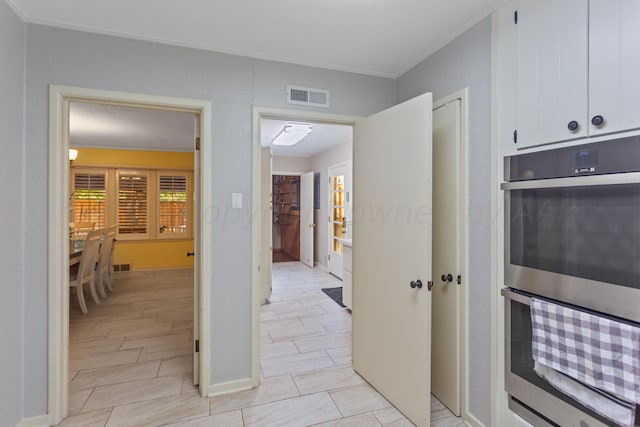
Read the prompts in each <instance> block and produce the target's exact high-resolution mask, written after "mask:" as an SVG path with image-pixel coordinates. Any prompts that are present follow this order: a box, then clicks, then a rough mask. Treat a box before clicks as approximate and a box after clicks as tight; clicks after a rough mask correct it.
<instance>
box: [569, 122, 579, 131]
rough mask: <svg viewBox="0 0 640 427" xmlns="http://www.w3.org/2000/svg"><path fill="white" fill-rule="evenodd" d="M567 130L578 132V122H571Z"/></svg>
mask: <svg viewBox="0 0 640 427" xmlns="http://www.w3.org/2000/svg"><path fill="white" fill-rule="evenodd" d="M567 128H569V130H570V131H571V132H574V131H576V130H578V122H576V121H575V120H571V121H570V122H569V124H568V125H567Z"/></svg>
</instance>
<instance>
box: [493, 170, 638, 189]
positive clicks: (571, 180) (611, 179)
mask: <svg viewBox="0 0 640 427" xmlns="http://www.w3.org/2000/svg"><path fill="white" fill-rule="evenodd" d="M621 184H640V172H628V173H616V174H608V175H589V176H571V177H567V178H549V179H535V180H529V181H513V182H503V183H502V184H500V188H501V189H502V190H533V189H537V188H562V187H589V186H596V185H621Z"/></svg>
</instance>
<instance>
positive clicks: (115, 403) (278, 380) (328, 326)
mask: <svg viewBox="0 0 640 427" xmlns="http://www.w3.org/2000/svg"><path fill="white" fill-rule="evenodd" d="M339 285H340V281H339V280H338V279H336V278H334V277H333V276H330V275H328V274H327V273H326V272H324V271H323V270H320V269H313V270H312V269H309V268H308V267H306V266H304V265H302V264H301V263H297V262H286V263H278V264H274V266H273V295H272V297H271V299H270V304H267V305H264V306H262V310H261V343H262V344H261V385H260V386H259V387H258V388H256V389H253V390H248V391H243V392H239V393H234V394H230V395H225V396H219V397H214V398H202V397H200V396H199V394H198V393H197V391H196V388H195V387H194V386H193V385H192V377H193V374H192V355H191V343H192V340H193V337H192V323H193V312H192V310H193V308H192V303H193V290H192V272H191V271H190V270H171V271H156V272H130V273H118V274H117V276H116V279H115V283H114V289H115V292H114V293H113V294H112V295H110V297H109V298H108V299H106V300H104V301H102V303H101V304H100V305H95V304H94V303H93V301H91V300H89V301H88V302H87V304H88V307H89V314H88V315H85V316H83V315H82V314H80V310H79V308H78V306H77V302H76V303H75V304H74V300H73V297H72V300H71V301H72V305H71V315H70V328H69V329H70V351H69V353H70V361H69V370H70V373H69V417H67V418H66V419H65V420H64V421H63V422H62V423H61V424H60V426H64V427H70V426H82V427H94V426H95V427H105V426H106V427H116V426H123V427H124V426H135V427H142V426H161V425H171V426H182V427H197V426H224V427H236V426H237V427H245V426H246V427H251V426H259V427H267V426H294V427H297V426H324V427H328V426H353V427H361V426H362V427H367V426H411V425H413V424H411V423H410V422H409V421H408V420H407V419H406V418H404V416H403V415H402V414H401V413H400V412H398V411H397V410H396V409H395V408H394V407H393V406H391V405H390V404H389V402H387V401H386V400H385V399H384V398H383V397H382V396H381V395H380V394H378V393H377V392H376V391H375V390H374V389H373V388H371V387H370V386H369V385H368V384H367V383H366V382H365V381H364V380H363V379H362V378H360V376H358V374H356V373H355V372H354V371H353V369H352V367H351V315H350V314H349V313H348V312H347V311H345V309H344V308H342V307H340V306H338V305H337V304H336V303H334V302H333V301H332V300H331V299H329V297H327V296H326V295H325V294H324V293H322V292H321V290H320V288H323V287H333V286H339ZM431 409H432V410H431V425H432V426H437V427H458V426H464V422H462V421H461V420H460V419H459V418H455V417H453V416H452V415H451V413H450V412H449V411H448V410H447V409H446V408H445V407H444V406H443V405H442V404H441V403H440V402H438V401H437V400H436V399H435V398H432V400H431Z"/></svg>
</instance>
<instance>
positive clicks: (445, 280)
mask: <svg viewBox="0 0 640 427" xmlns="http://www.w3.org/2000/svg"><path fill="white" fill-rule="evenodd" d="M440 280H442V281H443V282H449V283H451V282H453V276H452V275H451V273H449V274H447V275H446V276H445V275H444V274H443V275H442V276H440Z"/></svg>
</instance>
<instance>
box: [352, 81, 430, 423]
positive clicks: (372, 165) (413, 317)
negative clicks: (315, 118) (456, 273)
mask: <svg viewBox="0 0 640 427" xmlns="http://www.w3.org/2000/svg"><path fill="white" fill-rule="evenodd" d="M431 117H432V96H431V94H430V93H427V94H424V95H421V96H419V97H416V98H413V99H411V100H409V101H406V102H404V103H402V104H399V105H396V106H394V107H392V108H389V109H388V110H385V111H382V112H380V113H377V114H375V115H373V116H371V117H368V118H366V119H363V120H361V121H359V122H356V124H355V128H354V147H353V192H354V193H355V194H357V198H358V203H357V206H354V208H353V215H352V219H353V241H354V246H353V314H352V316H353V317H352V319H353V367H354V369H355V370H356V372H358V373H359V374H360V375H361V376H362V377H363V378H364V379H365V380H366V381H367V382H368V383H370V384H371V385H372V386H373V387H375V388H376V390H378V391H379V392H380V393H381V394H382V395H383V396H384V397H385V398H386V399H387V400H388V401H389V402H391V404H393V405H394V406H395V407H396V408H397V409H398V410H400V412H402V413H403V414H404V415H405V416H406V417H407V418H409V420H411V422H413V423H414V424H415V425H416V426H418V427H427V426H429V425H430V416H431V410H430V409H431V401H430V399H431V292H430V288H431V282H432V271H431V259H432V258H431V257H432V251H431V238H432V237H431V227H432V222H431V199H432V197H431V187H432V185H431V184H432V128H431Z"/></svg>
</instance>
